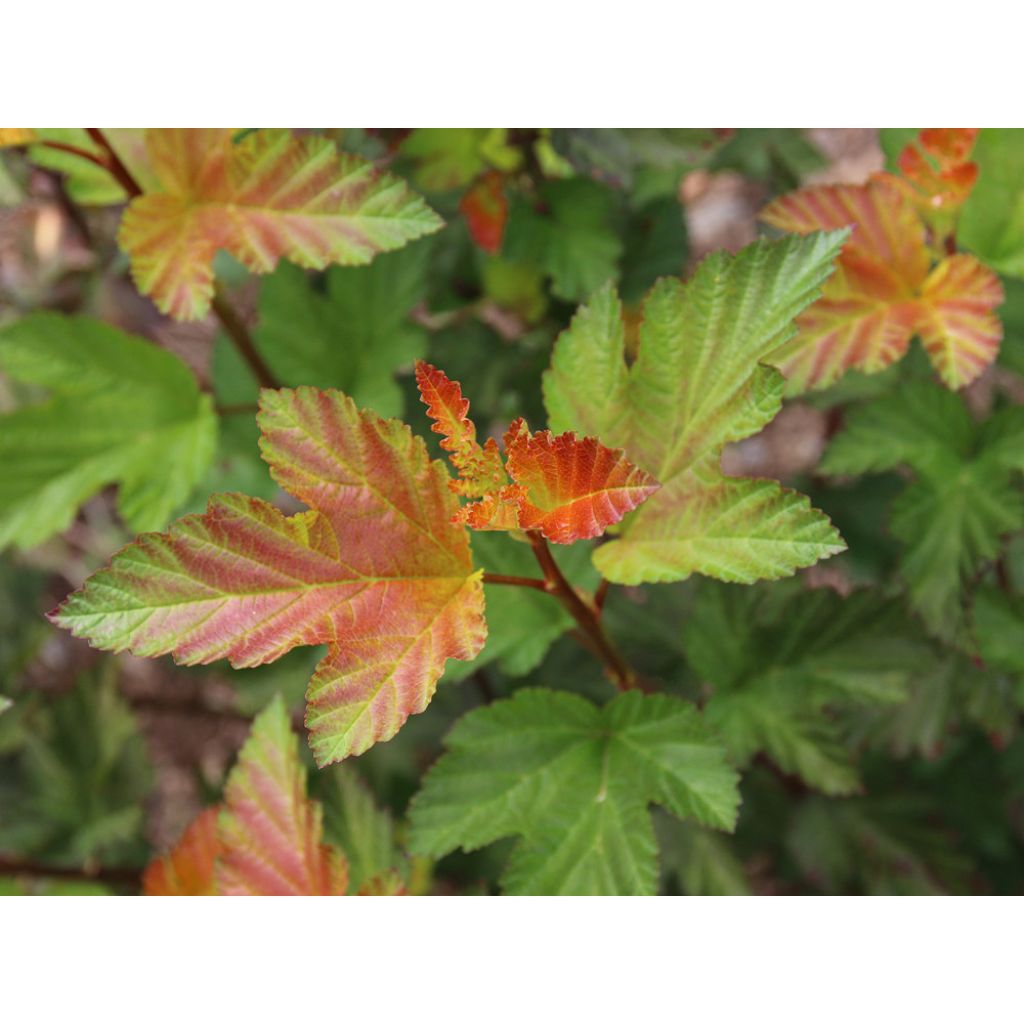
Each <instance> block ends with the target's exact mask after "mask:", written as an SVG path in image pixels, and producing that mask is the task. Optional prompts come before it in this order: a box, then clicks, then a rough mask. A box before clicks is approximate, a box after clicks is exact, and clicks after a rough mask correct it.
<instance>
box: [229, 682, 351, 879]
mask: <svg viewBox="0 0 1024 1024" xmlns="http://www.w3.org/2000/svg"><path fill="white" fill-rule="evenodd" d="M219 836H220V843H221V846H222V852H221V855H220V857H219V859H218V861H217V867H216V872H215V877H216V886H217V890H218V892H220V893H222V894H223V895H225V896H344V895H345V890H346V889H347V887H348V862H347V861H346V860H345V857H344V856H343V855H342V853H341V852H340V851H339V850H336V849H334V848H332V847H330V846H328V845H326V844H324V843H323V841H322V840H323V809H322V808H321V806H320V804H318V803H317V802H316V801H313V800H310V799H309V798H308V797H307V796H306V772H305V769H304V768H303V767H302V765H301V763H300V762H299V748H298V739H297V738H296V736H295V735H294V734H293V733H292V731H291V726H290V724H289V722H288V714H287V712H286V710H285V707H284V702H283V701H282V700H281V699H280V698H276V699H275V700H274V702H273V703H272V704H271V705H270V706H269V707H268V708H267V709H266V710H265V711H264V712H263V713H262V714H260V715H259V716H258V717H257V719H256V720H255V722H253V727H252V732H251V733H250V735H249V739H248V740H247V741H246V743H245V746H243V747H242V751H241V753H240V754H239V755H238V763H237V764H236V765H235V767H234V768H233V769H232V771H231V775H230V776H229V777H228V782H227V786H226V788H225V791H224V808H223V810H222V811H221V814H220V820H219Z"/></svg>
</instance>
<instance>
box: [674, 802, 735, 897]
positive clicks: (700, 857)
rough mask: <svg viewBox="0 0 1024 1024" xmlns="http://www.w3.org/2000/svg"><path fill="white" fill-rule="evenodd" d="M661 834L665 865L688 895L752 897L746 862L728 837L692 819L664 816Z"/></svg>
mask: <svg viewBox="0 0 1024 1024" xmlns="http://www.w3.org/2000/svg"><path fill="white" fill-rule="evenodd" d="M657 831H658V837H659V840H660V843H661V848H662V851H663V861H664V865H663V866H664V868H665V869H667V870H668V871H669V872H670V873H674V874H675V875H676V877H677V878H678V879H679V885H680V887H681V888H682V890H683V892H684V893H685V894H686V895H687V896H749V895H750V884H749V883H748V881H747V877H746V873H745V872H744V870H743V865H742V864H741V863H740V861H739V860H738V859H737V857H736V855H735V853H733V850H732V846H731V844H730V842H729V841H728V839H727V838H726V837H725V836H721V835H718V834H716V833H714V832H711V831H709V830H708V829H706V828H703V827H702V826H700V825H694V824H693V823H692V822H689V821H687V822H682V821H677V820H675V819H674V818H668V817H665V818H662V819H661V820H659V821H658V829H657Z"/></svg>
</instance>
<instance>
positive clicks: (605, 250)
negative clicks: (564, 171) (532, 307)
mask: <svg viewBox="0 0 1024 1024" xmlns="http://www.w3.org/2000/svg"><path fill="white" fill-rule="evenodd" d="M537 202H538V204H539V205H538V207H537V208H535V207H533V206H530V205H528V204H527V203H526V202H525V201H523V200H520V201H519V202H517V203H515V204H514V205H513V207H512V211H511V214H510V216H509V221H508V227H507V228H506V230H505V241H504V246H503V248H502V255H503V256H504V258H505V259H507V260H510V261H512V262H513V263H526V264H530V265H533V266H536V267H539V268H540V269H542V270H543V271H544V272H545V273H546V274H548V275H549V276H550V277H551V291H552V293H553V294H554V295H555V296H557V297H558V298H560V299H565V300H566V301H569V302H576V301H580V300H582V299H585V298H586V297H587V296H588V295H589V294H590V293H591V292H593V291H596V290H597V289H598V288H600V287H601V286H602V285H604V284H605V283H607V282H608V281H609V280H612V279H614V278H615V277H616V276H617V273H618V261H619V257H620V256H621V255H622V241H621V239H620V238H619V236H618V232H617V230H616V219H617V214H618V212H619V206H620V204H619V199H618V197H617V196H616V195H615V193H613V192H612V191H610V190H609V189H607V188H605V187H604V186H602V185H599V184H598V183H597V182H594V181H587V180H586V179H583V178H571V179H568V180H565V181H548V182H545V183H544V185H542V186H541V188H540V189H539V191H538V196H537Z"/></svg>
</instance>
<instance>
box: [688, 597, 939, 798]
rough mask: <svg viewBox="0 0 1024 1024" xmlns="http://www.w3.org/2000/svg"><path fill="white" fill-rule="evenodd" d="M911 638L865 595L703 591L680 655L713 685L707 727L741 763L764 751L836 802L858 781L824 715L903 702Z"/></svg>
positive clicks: (913, 655) (911, 665) (916, 657)
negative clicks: (840, 709)
mask: <svg viewBox="0 0 1024 1024" xmlns="http://www.w3.org/2000/svg"><path fill="white" fill-rule="evenodd" d="M911 636H912V634H911V631H910V630H909V628H908V627H907V624H906V623H905V622H904V621H903V617H902V616H901V615H900V614H899V612H898V610H897V609H896V608H895V607H894V606H893V605H892V604H889V603H887V602H885V601H882V600H880V599H879V598H877V597H876V596H875V595H873V594H871V593H868V592H858V593H854V594H852V595H851V596H850V597H848V598H846V599H843V598H840V597H839V595H838V594H836V593H834V592H832V591H828V590H817V591H795V592H794V591H793V590H792V589H790V588H787V587H786V586H784V585H777V586H773V587H770V588H765V587H760V588H756V587H755V588H752V589H749V590H748V589H738V588H735V587H724V586H721V585H719V584H713V583H704V584H702V586H701V589H700V592H699V594H698V599H697V601H696V603H695V605H694V607H693V609H692V610H691V613H690V616H689V618H688V619H687V623H686V627H685V632H684V645H683V646H684V649H685V650H686V655H687V659H688V660H689V661H690V663H691V664H692V665H693V667H694V669H695V670H696V671H697V672H698V674H699V675H700V677H701V679H702V680H703V681H704V682H705V683H709V684H711V685H712V686H714V694H713V696H712V697H711V699H710V700H709V701H708V703H707V706H706V713H707V716H708V720H709V721H710V722H712V723H713V724H714V725H715V727H716V728H717V729H718V730H719V731H720V732H721V734H722V736H723V738H724V739H725V741H726V745H727V746H728V748H729V751H730V753H731V754H732V756H733V757H734V758H735V759H736V761H737V762H739V763H743V762H745V761H747V760H748V759H749V758H751V757H752V756H753V755H754V754H756V753H758V752H762V751H763V752H764V753H765V754H767V756H768V757H769V758H771V759H772V760H773V761H774V762H775V763H776V764H777V765H778V766H779V767H780V768H782V769H783V770H784V771H787V772H793V773H795V774H798V775H800V776H801V777H802V778H803V779H804V781H805V782H807V783H808V785H811V786H814V787H815V788H817V789H820V790H822V791H823V792H826V793H834V794H839V793H850V792H853V791H854V790H856V789H857V788H859V780H858V777H857V772H856V769H855V768H854V765H853V763H852V762H851V760H850V752H849V750H848V748H847V746H846V745H845V744H844V743H843V741H842V737H841V735H840V733H839V731H838V729H837V728H836V725H835V723H834V722H833V721H832V719H831V718H830V717H829V715H828V714H827V712H826V708H831V707H847V706H853V705H860V704H868V705H872V704H879V705H884V706H889V707H891V706H892V705H894V704H897V703H899V701H900V700H901V699H903V698H904V697H905V695H906V689H907V684H908V680H909V678H910V675H911V673H912V672H913V671H914V670H915V668H916V667H917V665H918V663H919V661H920V658H921V647H920V645H919V644H915V643H914V642H913V640H912V639H911ZM723 638H728V642H723Z"/></svg>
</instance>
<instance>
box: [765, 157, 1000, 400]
mask: <svg viewBox="0 0 1024 1024" xmlns="http://www.w3.org/2000/svg"><path fill="white" fill-rule="evenodd" d="M761 219H762V220H763V221H764V222H765V223H766V224H770V225H772V226H773V227H777V228H781V229H782V230H784V231H792V232H796V233H798V234H806V233H807V232H810V231H817V230H820V229H831V228H839V227H847V226H850V227H852V229H853V230H852V234H851V235H850V240H849V242H847V244H846V245H845V246H844V248H843V251H842V254H841V255H840V257H839V266H838V269H837V270H836V273H835V275H834V276H833V277H832V278H831V279H830V280H829V281H827V282H826V283H825V287H824V289H823V293H822V297H821V299H820V300H819V301H818V302H816V303H815V304H814V305H813V306H811V307H810V309H808V310H807V311H806V312H805V313H803V314H802V315H801V316H800V318H799V319H798V321H797V325H798V327H799V333H798V334H797V336H796V337H795V338H794V339H793V340H792V341H790V342H789V343H788V344H786V345H785V346H783V347H782V348H781V349H779V351H778V352H777V353H776V354H775V356H774V357H773V359H772V362H773V363H775V364H776V365H777V366H778V367H779V368H780V369H781V370H782V372H783V373H784V374H785V375H786V378H787V381H788V389H789V391H790V392H793V393H798V392H801V391H804V390H807V389H812V388H822V387H826V386H828V385H829V384H832V383H834V382H835V381H836V380H838V379H839V377H841V376H842V375H843V373H845V372H846V371H847V370H849V369H857V370H862V371H864V372H865V373H877V372H878V371H879V370H883V369H885V367H887V366H889V365H890V364H891V363H893V362H895V361H896V360H898V359H900V358H902V357H903V355H904V354H905V353H906V351H907V348H908V346H909V345H910V341H911V339H912V338H913V337H914V335H915V334H917V335H920V337H921V341H922V343H923V344H924V347H925V350H926V351H927V352H928V355H929V358H930V359H931V361H932V365H933V366H934V367H935V369H936V371H937V372H938V374H939V376H940V377H941V378H942V380H943V382H944V383H945V384H946V386H947V387H949V388H960V387H963V386H964V385H965V384H969V383H970V382H971V381H972V380H974V379H975V378H976V377H977V376H978V375H979V374H980V373H981V372H982V371H983V370H984V369H985V368H986V367H987V366H988V365H989V364H990V363H991V362H992V360H993V359H995V357H996V353H997V351H998V349H999V342H1000V340H1001V338H1002V334H1003V331H1002V325H1001V324H1000V322H999V318H998V317H997V316H996V314H995V309H996V307H997V306H999V305H1000V304H1001V303H1002V301H1003V288H1002V285H1001V284H1000V282H999V278H998V277H997V276H996V275H995V274H994V273H993V272H992V271H991V270H989V269H988V268H987V267H985V266H983V265H982V264H980V263H979V262H978V261H977V260H976V259H975V258H974V257H973V256H968V255H967V254H965V253H957V254H954V255H950V256H946V257H945V258H944V259H942V260H941V261H940V262H939V263H938V264H937V265H936V266H934V267H933V266H932V257H931V255H930V252H929V249H928V245H927V239H926V232H925V225H924V222H923V221H922V219H921V217H920V215H919V213H918V211H917V209H916V208H915V206H914V204H913V202H911V201H910V200H909V199H908V198H907V195H906V192H905V190H903V189H901V188H900V187H898V186H897V185H896V184H894V183H893V180H892V179H891V178H889V177H887V176H886V177H881V178H877V179H875V180H873V181H870V182H868V183H867V184H866V185H828V186H821V187H815V188H808V189H802V190H801V191H799V192H793V193H790V194H789V195H785V196H782V197H780V198H779V199H776V200H774V201H773V202H771V203H769V205H768V206H767V207H765V209H764V210H763V211H762V213H761Z"/></svg>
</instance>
